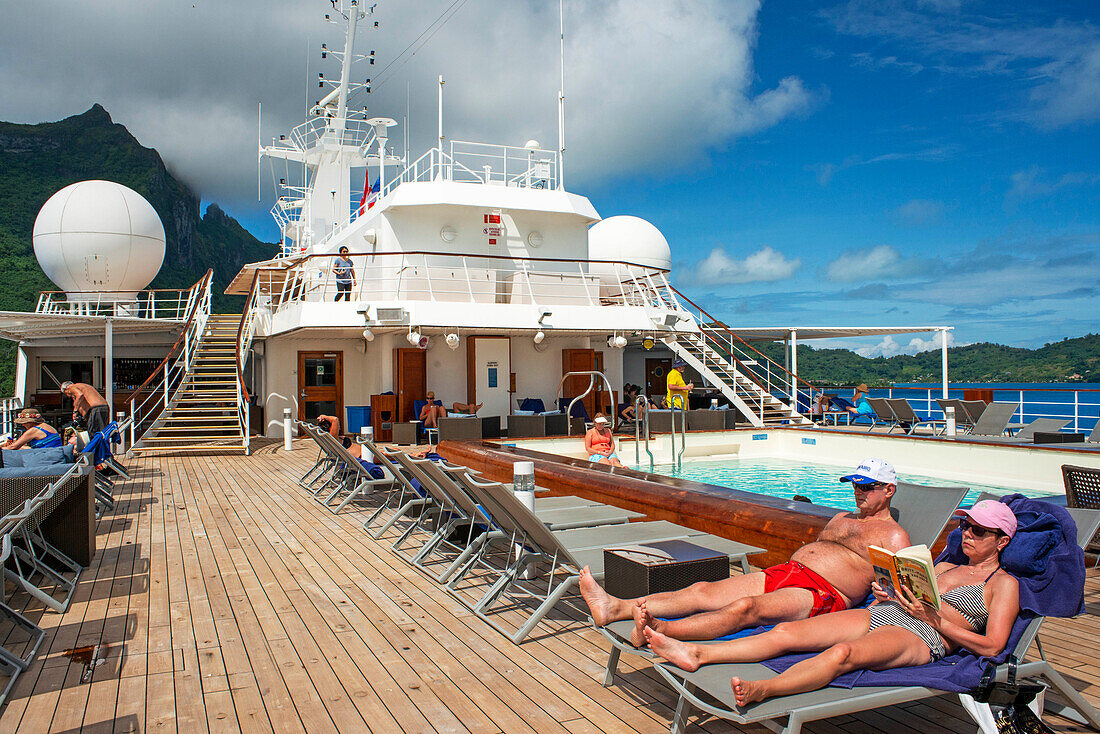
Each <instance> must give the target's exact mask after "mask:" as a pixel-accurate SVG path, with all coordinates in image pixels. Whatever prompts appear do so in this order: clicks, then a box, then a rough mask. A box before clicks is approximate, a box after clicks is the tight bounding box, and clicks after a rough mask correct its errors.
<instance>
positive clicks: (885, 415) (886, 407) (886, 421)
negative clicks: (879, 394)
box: [867, 398, 901, 433]
mask: <svg viewBox="0 0 1100 734" xmlns="http://www.w3.org/2000/svg"><path fill="white" fill-rule="evenodd" d="M867 402H868V403H870V404H871V409H872V410H873V411H875V412H874V414H873V415H871V416H870V418H871V427H870V428H868V429H867V430H868V431H870V430H871V429H873V428H875V427H876V426H878V425H880V424H881V425H888V426H890V430H889V431H887V433H893V432H894V429H895V428H897V427H898V426H900V425H901V421H900V420H899V419H898V417H897V416H896V415H894V409H893V407H892V406H891V405H890V403H889V402H888V401H887V400H886V398H867Z"/></svg>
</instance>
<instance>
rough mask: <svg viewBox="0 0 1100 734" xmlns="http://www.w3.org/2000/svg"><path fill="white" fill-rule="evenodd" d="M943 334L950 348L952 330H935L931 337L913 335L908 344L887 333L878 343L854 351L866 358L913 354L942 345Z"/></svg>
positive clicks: (952, 343) (952, 337)
mask: <svg viewBox="0 0 1100 734" xmlns="http://www.w3.org/2000/svg"><path fill="white" fill-rule="evenodd" d="M944 334H947V347H948V348H949V349H950V348H951V347H953V346H955V335H954V334H953V333H952V332H950V331H947V332H943V331H937V332H935V333H934V334H933V335H932V338H931V339H921V338H920V337H919V336H915V337H913V338H912V339H910V340H909V343H908V344H900V343H898V341H897V340H896V339H894V337H893V336H892V335H890V334H887V335H886V336H884V337H883V338H882V341H880V342H879V343H878V344H874V345H872V346H869V347H859V348H857V349H856V350H855V352H856V354H858V355H860V356H862V357H867V358H868V359H870V358H872V357H894V356H897V355H899V354H909V355H913V354H919V353H921V352H931V351H934V350H938V349H940V348H942V347H943V335H944ZM960 346H961V345H960Z"/></svg>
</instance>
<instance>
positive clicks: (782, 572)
mask: <svg viewBox="0 0 1100 734" xmlns="http://www.w3.org/2000/svg"><path fill="white" fill-rule="evenodd" d="M776 589H806V590H807V591H809V592H810V593H811V594H813V595H814V605H813V608H812V609H811V610H810V616H811V617H816V616H817V615H819V614H825V613H827V612H842V611H844V610H845V609H847V608H848V603H847V602H846V601H844V597H843V596H841V595H840V592H838V591H837V590H836V589H834V588H833V585H832V584H830V583H829V582H828V581H826V580H825V579H823V578H822V577H821V576H820V575H819V574H817V573H814V572H813V571H811V570H810V569H808V568H806V567H805V566H803V565H802V564H801V563H799V562H798V561H788V562H786V563H783V564H780V565H778V566H772V567H771V568H765V569H764V592H765V593H767V592H769V591H775V590H776Z"/></svg>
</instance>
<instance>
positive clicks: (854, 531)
mask: <svg viewBox="0 0 1100 734" xmlns="http://www.w3.org/2000/svg"><path fill="white" fill-rule="evenodd" d="M840 481H842V482H851V483H852V490H853V492H854V493H855V501H856V509H857V512H841V513H838V514H837V515H836V516H834V517H833V518H832V519H831V520H829V523H828V524H827V525H826V526H825V527H824V528H822V530H821V534H820V535H819V536H818V538H817V540H815V541H814V542H812V543H808V544H807V545H804V546H802V547H801V548H799V549H798V550H797V551H795V552H794V555H792V556H791V560H790V561H788V562H787V563H784V564H782V565H779V566H773V567H771V568H767V569H764V570H763V571H757V572H756V573H749V574H744V575H742V576H734V577H732V578H728V579H724V580H722V581H714V582H700V583H697V584H693V585H692V586H689V587H687V588H686V589H681V590H680V591H672V592H667V593H663V594H654V595H652V596H648V597H642V598H639V599H619V598H616V597H613V596H610V595H609V594H608V593H607V592H606V591H604V590H603V588H601V587H600V585H599V584H598V583H597V582H596V580H595V578H593V576H592V574H591V573H590V572H589V570H588V569H587V568H585V569H584V570H582V571H581V580H580V588H581V595H582V596H583V597H584V600H585V602H587V603H588V609H589V611H590V612H591V614H592V619H593V621H594V622H595V623H596V625H597V626H603V625H605V624H608V623H610V622H615V621H618V620H620V619H630V618H631V617H634V629H633V630H632V631H631V634H630V640H631V642H632V643H634V645H636V646H641V645H644V644H646V640H645V635H644V632H643V630H644V629H645V628H646V627H649V628H650V629H651V630H656V631H658V632H660V633H662V634H664V635H666V636H668V637H672V638H676V639H678V640H712V639H714V638H715V637H720V636H722V635H726V634H730V633H732V632H736V631H738V630H742V629H745V628H746V627H755V626H757V625H761V624H775V623H777V622H789V621H793V620H797V619H806V618H807V617H815V616H817V615H819V614H824V613H826V612H838V611H841V610H843V609H848V608H850V607H852V606H853V605H855V604H859V603H860V602H862V601H863V600H864V599H865V598H866V597H867V594H868V592H869V591H870V589H871V582H872V581H874V571H873V570H872V567H871V559H870V557H869V556H868V554H867V546H869V545H877V546H881V547H883V548H888V549H890V550H900V549H901V548H905V547H906V546H908V545H909V533H907V532H905V530H904V529H903V528H902V527H901V526H900V525H898V524H897V522H896V521H895V520H894V518H893V517H891V515H890V499H891V498H892V497H893V496H894V492H895V491H896V490H897V476H896V474H895V472H894V467H892V466H890V465H889V464H887V463H886V462H885V461H883V460H881V459H867V460H866V461H864V462H863V463H862V464H860V465H859V467H858V468H857V469H856V471H855V472H854V473H852V474H849V475H847V476H844V477H841V478H840ZM673 617H677V618H678V617H682V619H662V618H673Z"/></svg>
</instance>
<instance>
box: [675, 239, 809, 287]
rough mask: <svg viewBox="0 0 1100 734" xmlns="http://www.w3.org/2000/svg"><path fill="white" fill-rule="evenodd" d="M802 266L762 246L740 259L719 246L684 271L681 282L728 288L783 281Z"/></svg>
mask: <svg viewBox="0 0 1100 734" xmlns="http://www.w3.org/2000/svg"><path fill="white" fill-rule="evenodd" d="M801 266H802V261H801V260H800V259H798V258H794V259H793V260H792V259H788V258H787V257H786V256H785V255H784V254H783V253H781V252H779V251H777V250H773V249H772V248H770V247H762V248H760V249H759V250H757V251H756V252H754V253H753V254H751V255H749V256H748V257H746V258H745V259H743V260H738V259H736V258H732V257H730V256H729V255H727V254H726V251H725V250H724V249H722V248H721V247H716V248H714V249H713V250H711V251H710V254H709V255H707V256H706V257H705V258H703V259H702V260H700V261H699V262H697V263H696V264H695V265H694V266H691V267H690V268H689V269H687V270H685V272H684V273H683V279H684V281H685V282H688V283H694V284H696V285H730V284H734V283H759V282H774V281H777V280H786V279H787V278H789V277H791V276H792V275H794V272H795V271H796V270H798V268H799V267H801Z"/></svg>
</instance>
